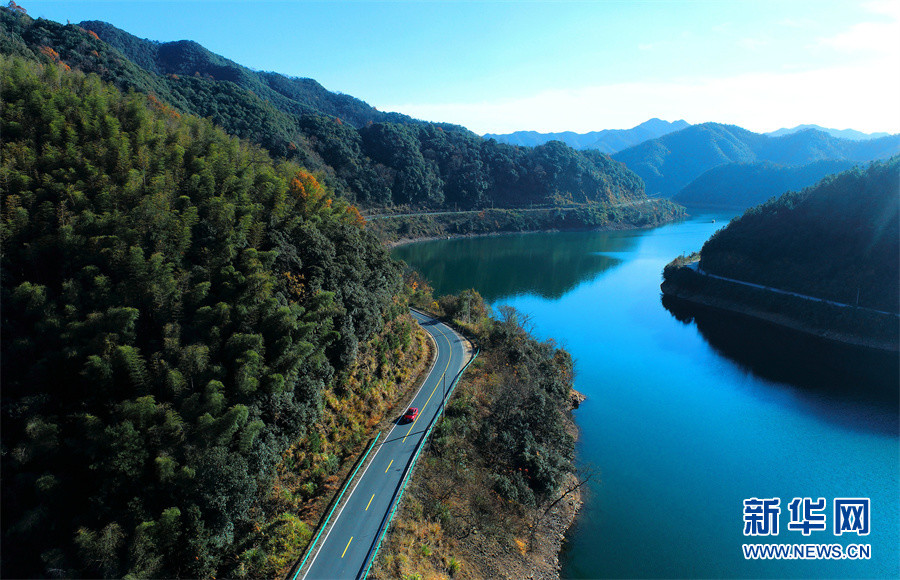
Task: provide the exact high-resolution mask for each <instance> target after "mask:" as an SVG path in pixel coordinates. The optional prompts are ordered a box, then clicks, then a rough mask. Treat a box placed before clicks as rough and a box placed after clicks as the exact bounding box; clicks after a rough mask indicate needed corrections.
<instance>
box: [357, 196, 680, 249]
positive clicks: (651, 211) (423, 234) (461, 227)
mask: <svg viewBox="0 0 900 580" xmlns="http://www.w3.org/2000/svg"><path fill="white" fill-rule="evenodd" d="M681 217H684V208H683V207H681V206H679V205H677V204H675V203H672V202H671V201H669V200H665V199H647V200H642V201H639V202H629V203H628V204H622V205H607V204H585V205H579V206H571V207H555V208H539V209H528V208H518V209H485V210H480V211H463V212H440V213H421V214H400V215H382V216H378V217H377V219H376V218H374V217H373V218H369V219H368V220H367V221H366V228H367V229H369V230H370V231H371V232H372V233H374V234H375V236H376V237H378V239H380V240H381V241H382V242H383V243H386V244H390V245H398V244H402V243H408V242H412V241H419V240H425V239H440V238H447V237H465V236H479V235H492V234H504V233H518V232H533V231H547V230H584V229H632V228H646V227H653V226H657V225H660V224H663V223H666V222H669V221H673V220H675V219H679V218H681Z"/></svg>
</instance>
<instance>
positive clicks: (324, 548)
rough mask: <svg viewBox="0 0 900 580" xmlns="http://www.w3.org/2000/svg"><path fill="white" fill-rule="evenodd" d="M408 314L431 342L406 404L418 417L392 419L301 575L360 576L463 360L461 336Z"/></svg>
mask: <svg viewBox="0 0 900 580" xmlns="http://www.w3.org/2000/svg"><path fill="white" fill-rule="evenodd" d="M413 316H414V317H415V318H416V320H417V321H418V322H419V324H420V325H421V326H422V327H423V328H424V329H425V330H426V331H427V332H428V333H429V334H430V335H431V337H432V338H433V339H434V342H435V344H436V346H437V356H436V358H435V362H434V366H433V367H432V369H431V371H430V373H429V375H428V377H427V378H426V379H425V382H424V383H423V384H422V387H421V388H420V389H419V391H418V392H417V393H416V395H415V397H413V400H412V401H410V402H409V403H408V405H407V406H408V407H418V409H419V416H418V418H417V419H416V420H415V421H414V422H412V423H407V424H401V423H396V424H395V425H394V426H393V427H392V428H391V430H390V431H389V432H388V433H387V434H386V436H384V437H383V438H382V439H381V440H380V441H379V444H378V447H377V448H376V449H374V450H373V453H374V455H373V457H372V459H371V461H370V462H369V464H368V465H367V466H366V467H365V468H364V471H363V474H362V475H361V476H360V478H359V481H358V482H357V484H356V487H355V488H354V489H352V490H351V491H349V497H348V498H347V500H346V502H345V503H344V505H343V507H341V508H340V510H339V511H338V512H337V515H336V517H335V519H334V522H333V524H332V525H331V528H330V529H329V530H328V531H327V532H326V535H325V537H324V539H323V540H322V541H321V547H319V548H318V552H317V553H315V554H314V555H313V557H312V558H311V562H310V563H309V564H308V565H307V566H306V570H301V571H300V573H301V577H302V578H305V579H309V580H313V579H320V578H330V579H343V578H348V579H352V578H358V577H360V576H361V575H362V574H363V572H364V571H365V568H366V565H367V563H368V559H369V556H370V554H371V552H372V548H373V546H374V545H375V543H376V542H377V541H378V535H379V532H380V530H381V527H382V523H383V522H385V518H386V516H387V514H388V512H389V510H390V509H391V505H392V504H393V501H394V497H395V495H396V494H397V491H398V489H399V486H400V483H401V480H402V478H403V475H404V472H405V471H406V468H407V465H409V463H410V461H411V460H412V458H413V456H414V455H415V453H416V450H417V449H418V448H419V446H420V445H422V444H424V438H425V433H426V431H427V430H428V426H429V425H430V424H431V423H432V421H434V420H435V419H436V417H437V416H438V414H439V412H440V410H441V406H442V405H441V403H442V401H443V399H444V393H445V392H446V391H447V390H449V389H450V387H451V385H452V384H453V381H454V380H455V379H456V377H457V375H458V374H459V373H460V372H462V369H463V367H464V366H465V364H466V363H467V362H468V360H469V357H470V354H469V352H468V350H467V348H466V346H465V345H466V342H465V339H463V338H462V337H461V336H460V335H459V334H457V333H456V332H455V331H454V330H453V329H451V328H450V327H448V326H447V325H445V324H443V323H441V322H439V321H438V320H436V319H434V318H431V317H429V316H426V315H424V314H420V313H418V312H413Z"/></svg>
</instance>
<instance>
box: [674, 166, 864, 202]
mask: <svg viewBox="0 0 900 580" xmlns="http://www.w3.org/2000/svg"><path fill="white" fill-rule="evenodd" d="M855 164H856V163H855V162H853V161H847V160H835V159H827V160H822V161H816V162H813V163H809V164H807V165H800V166H790V165H780V164H777V163H771V162H768V161H764V162H762V163H729V164H727V165H719V166H718V167H714V168H712V169H710V170H709V171H707V172H706V173H704V174H703V175H701V176H700V177H698V178H697V179H695V180H694V181H692V182H690V183H689V184H688V185H687V186H686V187H685V188H684V189H682V190H681V191H679V192H678V193H677V194H676V195H675V197H673V198H672V200H673V201H675V202H677V203H680V204H685V205H692V206H705V207H719V208H735V209H747V208H749V207H753V206H754V205H759V204H761V203H763V202H765V201H767V200H768V199H769V198H770V197H777V196H779V195H781V194H782V193H784V192H786V191H798V190H800V189H803V188H804V187H809V186H811V185H815V183H816V182H817V181H819V180H820V179H822V178H823V177H825V176H827V175H831V174H833V173H840V172H841V171H845V170H847V169H850V168H851V167H853V166H854V165H855Z"/></svg>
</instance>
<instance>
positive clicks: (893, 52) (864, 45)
mask: <svg viewBox="0 0 900 580" xmlns="http://www.w3.org/2000/svg"><path fill="white" fill-rule="evenodd" d="M863 8H865V9H866V10H867V11H868V12H870V13H872V14H878V15H880V16H882V17H887V18H881V19H879V20H877V21H866V22H859V23H856V24H854V25H853V26H851V27H850V28H848V29H847V30H845V31H843V32H840V33H838V34H836V35H834V36H831V37H828V38H822V39H820V40H819V43H820V45H823V46H828V47H831V48H834V49H836V50H838V51H841V52H848V53H864V52H868V53H873V54H880V55H890V56H893V57H895V58H896V57H898V56H900V2H897V1H896V0H891V1H887V2H867V3H865V4H863ZM894 73H895V74H896V70H895V71H894Z"/></svg>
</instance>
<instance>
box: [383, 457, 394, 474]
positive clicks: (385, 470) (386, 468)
mask: <svg viewBox="0 0 900 580" xmlns="http://www.w3.org/2000/svg"><path fill="white" fill-rule="evenodd" d="M393 463H394V460H393V459H391V462H390V463H388V466H387V467H385V468H384V472H385V473H387V470H388V469H390V468H391V465H392V464H393Z"/></svg>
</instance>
